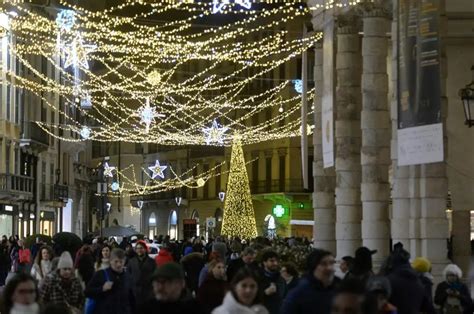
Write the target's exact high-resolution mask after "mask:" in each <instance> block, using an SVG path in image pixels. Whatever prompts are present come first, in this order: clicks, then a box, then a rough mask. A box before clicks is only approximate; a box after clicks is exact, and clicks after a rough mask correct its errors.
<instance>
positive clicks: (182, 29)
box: [0, 0, 360, 195]
mask: <svg viewBox="0 0 474 314" xmlns="http://www.w3.org/2000/svg"><path fill="white" fill-rule="evenodd" d="M359 2H360V1H346V0H341V1H327V2H326V3H325V4H324V5H314V6H308V5H307V4H305V3H302V2H300V1H292V0H288V1H281V0H259V1H252V0H228V1H207V2H206V1H193V0H179V1H174V0H165V1H150V0H126V1H124V2H123V3H121V4H118V5H114V6H110V7H106V8H101V9H99V10H89V9H86V8H85V7H81V6H79V5H75V4H71V3H69V2H68V1H66V0H60V1H59V3H60V5H61V6H62V8H61V10H57V12H55V13H51V12H48V13H45V11H43V10H38V9H37V7H35V6H32V5H29V1H23V0H6V1H4V3H3V4H2V5H0V12H7V9H6V7H5V8H3V6H4V5H5V6H8V10H13V11H14V12H16V13H15V14H14V15H12V14H10V17H9V21H8V27H6V26H2V27H0V37H6V36H8V38H9V40H8V48H9V50H10V54H11V55H12V56H13V57H15V58H16V60H17V61H18V62H19V64H20V65H21V66H22V67H24V68H25V69H27V71H28V72H29V73H31V74H32V75H28V76H25V75H22V73H19V72H18V69H16V68H15V69H7V70H6V73H5V74H6V77H7V78H8V82H7V83H8V84H11V85H12V86H15V87H17V88H21V89H24V90H26V91H28V92H30V93H31V94H32V95H34V97H36V99H39V100H41V102H42V103H43V104H44V105H46V106H48V107H49V108H50V109H51V112H55V113H57V114H58V116H59V117H60V119H58V120H57V121H56V123H54V121H51V120H50V121H36V123H37V124H38V126H39V127H40V128H41V129H43V130H44V131H45V132H47V133H48V134H49V135H50V136H52V137H55V138H57V139H60V140H62V141H69V142H79V141H91V140H93V141H101V142H116V141H123V142H133V143H155V144H160V145H215V146H231V145H232V142H233V139H234V135H235V134H238V136H239V139H240V142H241V143H242V144H243V145H246V144H254V143H259V142H263V141H271V140H278V139H282V138H287V137H294V136H299V135H301V122H302V118H301V115H300V113H299V110H300V107H301V103H302V98H303V95H302V90H303V89H302V81H301V80H299V79H297V78H295V73H292V72H291V71H290V70H289V69H290V68H293V69H294V68H296V63H297V62H298V58H299V56H300V55H301V54H302V53H303V52H304V51H307V50H308V49H310V48H311V47H312V46H313V45H314V43H315V42H317V41H318V40H320V39H321V37H322V34H321V33H316V32H312V33H309V34H307V35H306V36H302V21H303V20H304V17H305V15H306V16H307V15H308V14H309V13H311V12H312V11H314V10H325V9H330V8H337V7H345V6H350V5H355V4H357V3H359ZM12 8H13V9H12ZM130 12H133V13H130ZM125 13H126V14H125ZM4 14H5V13H4ZM222 17H225V19H224V18H222ZM216 21H217V22H216ZM9 35H12V36H9ZM38 58H39V59H40V60H41V61H39V59H38ZM38 64H41V65H44V64H47V67H46V70H45V69H44V68H42V67H41V66H38ZM282 67H283V68H282ZM277 74H278V75H277ZM276 76H278V77H279V78H275V77H276ZM315 92H317V90H315V88H308V91H307V95H306V96H307V99H308V103H312V99H313V97H314V94H315ZM59 99H61V101H59ZM312 113H313V111H312V110H308V117H310V116H311V115H312ZM78 116H79V117H81V118H80V119H78ZM59 121H61V122H59ZM308 129H309V130H311V129H312V127H311V126H310V127H309V128H308ZM157 162H158V161H157ZM150 167H152V168H150ZM150 167H148V170H151V171H152V175H151V176H152V177H150V178H148V179H147V180H146V183H145V184H144V185H142V184H137V182H138V181H137V176H136V173H135V169H134V168H133V167H132V168H126V169H121V170H117V169H116V170H115V172H116V180H114V181H113V182H112V183H111V184H113V186H112V185H111V186H110V188H111V190H112V191H114V192H116V191H118V192H120V193H129V194H133V193H138V194H140V195H142V194H144V193H156V192H161V191H166V190H169V189H176V188H179V187H182V186H189V187H194V188H195V187H199V186H201V185H202V184H203V182H206V181H207V180H208V179H209V178H210V177H212V176H213V175H216V174H214V168H213V169H210V170H209V171H208V172H206V173H202V174H201V176H200V177H198V178H196V177H193V176H192V175H190V172H189V171H186V172H184V173H182V174H180V175H177V174H176V173H175V172H174V170H173V169H172V168H171V167H170V168H169V171H170V172H172V173H173V174H174V178H173V179H166V180H155V179H156V178H155V177H153V176H155V175H157V172H155V170H156V171H158V173H162V170H164V168H163V167H165V166H161V165H160V164H159V162H158V163H157V164H155V165H152V166H150ZM160 167H161V168H160ZM216 167H217V166H216ZM148 170H147V169H142V171H143V172H145V173H147V175H148ZM129 172H131V176H127V173H129ZM217 175H219V174H217ZM158 176H159V177H161V175H158ZM161 178H162V179H163V177H161Z"/></svg>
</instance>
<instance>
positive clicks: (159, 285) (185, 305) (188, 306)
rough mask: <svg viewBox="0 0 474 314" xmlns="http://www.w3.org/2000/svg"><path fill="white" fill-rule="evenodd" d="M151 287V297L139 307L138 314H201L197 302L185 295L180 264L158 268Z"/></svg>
mask: <svg viewBox="0 0 474 314" xmlns="http://www.w3.org/2000/svg"><path fill="white" fill-rule="evenodd" d="M152 285H153V289H152V291H153V296H151V297H150V298H148V300H147V301H146V302H144V303H143V304H142V305H141V306H140V308H139V313H160V314H167V313H199V314H200V313H202V311H201V309H200V306H199V304H198V302H197V301H196V300H195V299H193V298H192V296H191V295H189V294H187V293H186V283H185V280H184V270H183V268H182V267H181V265H180V264H178V263H175V262H171V263H166V264H164V265H162V266H160V267H158V268H157V269H156V271H155V272H154V273H153V276H152Z"/></svg>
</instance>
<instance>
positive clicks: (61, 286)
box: [40, 251, 84, 312]
mask: <svg viewBox="0 0 474 314" xmlns="http://www.w3.org/2000/svg"><path fill="white" fill-rule="evenodd" d="M40 296H41V300H42V301H43V303H44V304H48V303H53V304H57V303H66V304H67V305H68V306H69V307H70V308H71V310H72V311H73V312H78V311H80V309H81V308H82V306H83V304H84V294H83V291H82V286H81V282H80V281H79V279H78V278H76V277H75V276H74V265H73V262H72V257H71V254H69V252H68V251H64V252H63V253H62V254H61V256H60V258H59V262H58V269H57V270H56V272H54V273H51V274H50V275H49V276H46V278H45V280H44V282H43V285H42V286H41V288H40Z"/></svg>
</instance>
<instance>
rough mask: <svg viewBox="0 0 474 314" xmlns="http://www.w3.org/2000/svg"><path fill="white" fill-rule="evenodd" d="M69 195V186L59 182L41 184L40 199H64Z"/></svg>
mask: <svg viewBox="0 0 474 314" xmlns="http://www.w3.org/2000/svg"><path fill="white" fill-rule="evenodd" d="M68 197H69V188H68V186H66V185H61V184H43V185H42V186H41V200H42V201H66V200H67V199H68Z"/></svg>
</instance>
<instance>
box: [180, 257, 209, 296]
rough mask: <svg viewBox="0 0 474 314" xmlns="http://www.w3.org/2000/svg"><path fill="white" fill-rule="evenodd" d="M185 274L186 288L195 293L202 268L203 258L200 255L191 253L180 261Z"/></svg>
mask: <svg viewBox="0 0 474 314" xmlns="http://www.w3.org/2000/svg"><path fill="white" fill-rule="evenodd" d="M181 265H183V269H184V272H185V274H186V277H185V278H186V287H187V288H188V289H189V290H190V291H191V292H193V293H195V294H196V293H197V290H198V285H199V273H200V272H201V269H202V268H203V267H204V256H203V254H202V253H198V252H193V253H190V254H188V255H186V256H183V258H182V259H181Z"/></svg>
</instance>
